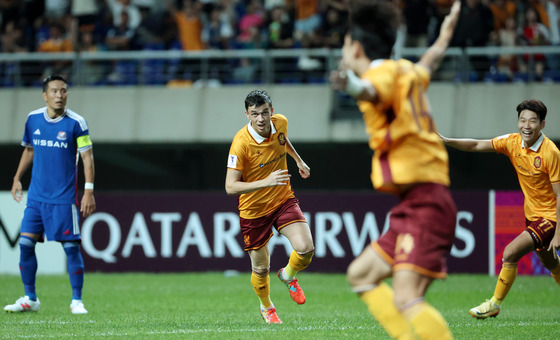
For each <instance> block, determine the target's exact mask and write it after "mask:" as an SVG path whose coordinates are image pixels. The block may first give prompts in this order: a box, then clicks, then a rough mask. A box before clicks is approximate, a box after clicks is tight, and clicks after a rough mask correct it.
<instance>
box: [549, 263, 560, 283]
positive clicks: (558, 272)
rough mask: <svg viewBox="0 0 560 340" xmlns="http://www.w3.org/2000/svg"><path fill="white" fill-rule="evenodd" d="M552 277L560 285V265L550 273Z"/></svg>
mask: <svg viewBox="0 0 560 340" xmlns="http://www.w3.org/2000/svg"><path fill="white" fill-rule="evenodd" d="M550 275H552V278H553V279H554V280H555V281H556V283H558V284H559V285H560V263H559V264H558V265H557V266H556V268H554V269H552V270H551V271H550Z"/></svg>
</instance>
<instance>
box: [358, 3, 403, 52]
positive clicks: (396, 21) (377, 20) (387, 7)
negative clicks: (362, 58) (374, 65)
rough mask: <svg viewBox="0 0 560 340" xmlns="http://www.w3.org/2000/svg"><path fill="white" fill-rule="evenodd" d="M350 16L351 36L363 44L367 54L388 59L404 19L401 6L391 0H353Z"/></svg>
mask: <svg viewBox="0 0 560 340" xmlns="http://www.w3.org/2000/svg"><path fill="white" fill-rule="evenodd" d="M349 16H350V27H349V29H348V33H349V34H350V38H352V40H356V41H359V42H360V43H361V44H362V46H363V49H364V53H365V54H366V56H367V57H368V58H369V59H371V60H375V59H380V58H383V59H388V58H389V57H390V56H391V52H392V50H393V45H395V41H396V40H397V30H398V28H399V26H400V23H401V21H402V18H401V11H400V10H399V8H398V7H397V6H396V5H395V4H394V3H393V2H392V1H390V0H353V1H351V2H350V12H349Z"/></svg>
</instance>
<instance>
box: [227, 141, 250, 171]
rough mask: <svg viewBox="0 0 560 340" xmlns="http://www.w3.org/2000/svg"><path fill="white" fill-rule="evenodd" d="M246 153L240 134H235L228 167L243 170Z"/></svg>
mask: <svg viewBox="0 0 560 340" xmlns="http://www.w3.org/2000/svg"><path fill="white" fill-rule="evenodd" d="M245 155H246V149H245V147H244V145H243V143H241V141H240V139H239V137H238V136H235V138H234V139H233V142H232V143H231V147H230V149H229V155H228V160H227V168H228V169H233V170H237V171H241V172H243V170H244V169H245V166H244V163H245V162H244V159H245Z"/></svg>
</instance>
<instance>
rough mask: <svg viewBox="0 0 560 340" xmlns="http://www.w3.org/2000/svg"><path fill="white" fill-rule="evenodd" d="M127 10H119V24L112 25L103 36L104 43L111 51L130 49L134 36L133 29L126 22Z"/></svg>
mask: <svg viewBox="0 0 560 340" xmlns="http://www.w3.org/2000/svg"><path fill="white" fill-rule="evenodd" d="M128 20H129V18H128V12H127V11H122V12H121V19H120V20H119V25H118V26H116V27H113V28H111V29H110V30H109V32H107V37H106V38H105V45H106V46H107V49H108V50H111V51H127V50H132V49H133V48H132V47H133V46H132V38H133V37H134V30H133V29H131V28H130V25H129V23H128Z"/></svg>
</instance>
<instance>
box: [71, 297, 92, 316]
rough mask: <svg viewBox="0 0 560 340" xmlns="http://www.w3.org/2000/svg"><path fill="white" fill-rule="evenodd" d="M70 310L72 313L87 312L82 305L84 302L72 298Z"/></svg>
mask: <svg viewBox="0 0 560 340" xmlns="http://www.w3.org/2000/svg"><path fill="white" fill-rule="evenodd" d="M70 311H71V312H72V314H87V313H88V311H87V309H86V308H85V307H84V303H83V302H82V300H72V303H71V304H70Z"/></svg>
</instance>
